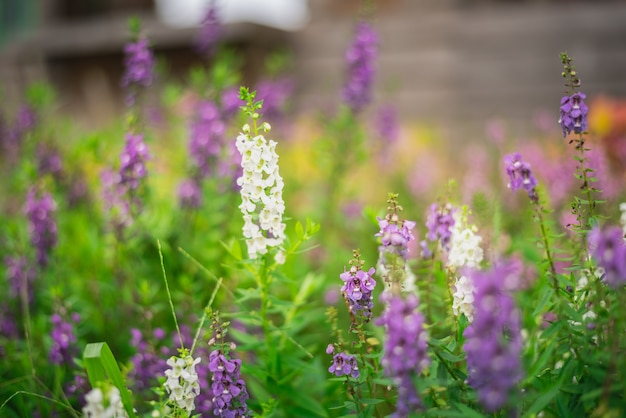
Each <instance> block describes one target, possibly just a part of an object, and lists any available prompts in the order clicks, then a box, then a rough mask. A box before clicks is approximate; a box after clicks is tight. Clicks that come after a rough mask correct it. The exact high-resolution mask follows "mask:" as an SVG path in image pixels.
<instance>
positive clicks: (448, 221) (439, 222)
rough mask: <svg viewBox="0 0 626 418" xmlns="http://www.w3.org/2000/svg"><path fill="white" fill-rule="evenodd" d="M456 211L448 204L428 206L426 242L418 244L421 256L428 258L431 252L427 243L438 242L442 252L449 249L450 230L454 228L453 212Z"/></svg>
mask: <svg viewBox="0 0 626 418" xmlns="http://www.w3.org/2000/svg"><path fill="white" fill-rule="evenodd" d="M455 211H456V209H455V208H453V207H452V206H451V205H450V204H446V205H444V206H441V207H439V205H437V204H436V203H433V204H432V205H430V213H429V215H428V219H427V220H426V227H427V228H428V232H426V240H424V241H422V242H421V243H420V246H421V248H422V256H423V257H430V256H431V255H432V252H431V250H430V248H429V246H428V242H429V241H430V242H436V241H439V242H440V243H441V247H442V248H443V249H444V251H448V250H449V249H450V239H451V238H452V228H453V227H454V216H453V215H454V212H455Z"/></svg>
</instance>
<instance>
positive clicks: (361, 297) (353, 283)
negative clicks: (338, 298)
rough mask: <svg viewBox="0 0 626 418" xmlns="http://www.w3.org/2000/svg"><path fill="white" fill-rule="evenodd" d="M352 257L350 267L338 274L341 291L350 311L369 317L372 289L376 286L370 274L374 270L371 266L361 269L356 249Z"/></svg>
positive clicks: (371, 306) (372, 304)
mask: <svg viewBox="0 0 626 418" xmlns="http://www.w3.org/2000/svg"><path fill="white" fill-rule="evenodd" d="M354 258H355V259H354V260H351V261H350V264H351V266H350V269H349V270H348V271H344V272H343V273H341V274H340V275H339V277H340V278H341V280H343V286H342V287H341V291H342V292H343V294H344V296H345V298H346V299H347V301H348V303H349V304H350V311H351V312H352V313H356V312H363V316H364V317H365V318H366V319H369V318H370V317H371V316H372V308H373V307H374V302H373V300H374V297H373V296H372V291H373V290H374V287H376V281H375V280H374V278H373V277H372V276H373V275H374V273H375V272H376V270H375V269H374V268H373V267H372V268H370V269H369V270H368V271H364V270H361V265H362V264H363V262H362V261H361V260H360V256H359V253H358V251H355V252H354Z"/></svg>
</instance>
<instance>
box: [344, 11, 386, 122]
mask: <svg viewBox="0 0 626 418" xmlns="http://www.w3.org/2000/svg"><path fill="white" fill-rule="evenodd" d="M377 45H378V35H377V34H376V32H375V31H374V29H373V28H372V26H371V25H370V24H369V23H367V22H359V23H358V24H357V26H356V30H355V35H354V41H353V43H352V45H351V46H350V48H349V49H348V50H347V51H346V61H347V63H348V80H347V82H346V84H345V86H344V88H343V99H344V101H345V102H346V104H347V105H348V106H349V107H350V108H351V109H352V111H353V112H358V111H359V110H361V109H363V108H364V107H365V106H366V105H367V104H368V103H369V102H370V101H371V96H372V84H373V81H374V61H375V60H376V55H377Z"/></svg>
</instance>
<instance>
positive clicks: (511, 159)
mask: <svg viewBox="0 0 626 418" xmlns="http://www.w3.org/2000/svg"><path fill="white" fill-rule="evenodd" d="M504 165H505V169H506V174H507V175H508V176H509V183H508V184H507V187H508V188H509V189H511V190H512V191H516V190H517V189H520V188H522V189H524V190H526V192H527V193H528V197H530V200H531V201H532V202H533V203H537V202H539V195H538V194H537V190H535V187H537V179H536V178H535V176H534V175H533V172H532V171H531V170H530V164H528V163H526V162H524V161H522V156H521V155H520V153H519V152H516V153H513V154H508V155H506V156H505V157H504Z"/></svg>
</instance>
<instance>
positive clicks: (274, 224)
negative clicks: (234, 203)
mask: <svg viewBox="0 0 626 418" xmlns="http://www.w3.org/2000/svg"><path fill="white" fill-rule="evenodd" d="M261 128H262V129H263V130H264V131H265V132H269V130H270V125H269V124H268V123H263V125H262V127H261ZM236 145H237V150H238V151H239V153H240V154H241V167H242V168H243V174H242V176H241V177H239V178H238V179H237V184H238V185H239V186H240V187H241V200H242V201H241V204H240V205H239V209H241V212H242V213H243V220H244V226H243V236H244V237H245V238H246V244H247V246H248V256H249V257H250V258H251V259H255V258H257V256H258V255H259V254H266V253H267V251H268V247H280V246H281V245H282V244H283V241H284V240H285V224H284V223H283V222H282V220H283V213H284V212H285V202H283V186H284V183H283V179H282V177H281V176H280V174H279V172H278V155H277V154H276V141H273V140H269V141H268V140H266V139H265V137H263V135H257V136H255V137H251V136H250V126H249V125H247V124H246V125H244V127H243V133H242V134H240V135H239V136H238V137H237V142H236ZM276 262H278V263H283V262H284V253H283V252H282V251H279V253H278V254H277V255H276Z"/></svg>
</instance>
